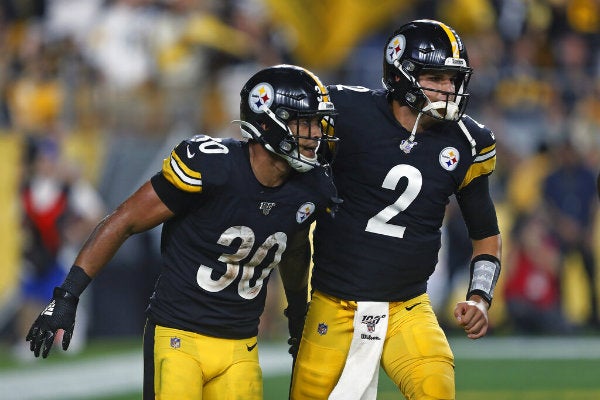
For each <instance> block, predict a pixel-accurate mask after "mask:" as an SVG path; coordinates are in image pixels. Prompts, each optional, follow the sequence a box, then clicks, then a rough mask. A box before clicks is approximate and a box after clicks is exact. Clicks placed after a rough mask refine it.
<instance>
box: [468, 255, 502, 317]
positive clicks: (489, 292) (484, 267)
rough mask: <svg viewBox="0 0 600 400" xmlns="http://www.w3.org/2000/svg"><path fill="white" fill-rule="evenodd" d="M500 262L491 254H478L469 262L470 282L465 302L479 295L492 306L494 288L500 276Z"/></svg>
mask: <svg viewBox="0 0 600 400" xmlns="http://www.w3.org/2000/svg"><path fill="white" fill-rule="evenodd" d="M500 269H501V266H500V260H498V259H497V258H496V257H494V256H493V255H491V254H480V255H478V256H475V257H474V258H473V260H471V280H470V282H469V291H468V292H467V300H469V298H470V297H471V296H472V295H474V294H477V295H480V296H481V297H483V299H484V300H485V301H487V302H488V304H489V305H490V306H491V305H492V298H493V297H494V288H495V287H496V283H497V282H498V277H499V276H500Z"/></svg>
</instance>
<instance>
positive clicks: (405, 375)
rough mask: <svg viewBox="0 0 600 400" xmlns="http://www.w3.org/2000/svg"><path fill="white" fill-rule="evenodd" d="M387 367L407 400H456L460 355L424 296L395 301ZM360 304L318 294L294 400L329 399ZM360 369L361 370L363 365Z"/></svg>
mask: <svg viewBox="0 0 600 400" xmlns="http://www.w3.org/2000/svg"><path fill="white" fill-rule="evenodd" d="M389 306H390V309H389V314H390V315H389V322H388V330H387V336H386V339H385V342H384V346H383V354H382V357H381V366H382V367H383V369H384V370H385V372H386V373H387V375H388V376H389V377H390V378H391V379H392V381H393V382H394V383H395V384H396V385H397V386H398V388H399V389H400V391H401V392H402V394H403V395H404V396H405V397H406V399H407V400H453V399H454V398H455V387H454V356H453V355H452V351H451V350H450V346H449V344H448V340H447V339H446V336H445V334H444V332H443V330H442V329H441V328H440V326H439V324H438V322H437V318H436V316H435V314H434V312H433V309H432V308H431V303H430V301H429V296H427V294H423V295H420V296H417V297H415V298H413V299H410V300H407V301H404V302H392V303H390V305H389ZM356 309H357V304H356V302H353V301H344V300H340V299H337V298H335V297H332V296H328V295H325V294H324V293H320V292H318V291H315V293H314V294H313V297H312V300H311V303H310V308H309V311H308V315H307V318H306V324H305V326H304V332H303V335H302V341H301V343H300V351H299V353H298V357H297V360H296V365H295V368H294V374H293V379H292V393H291V399H292V400H305V399H309V400H326V399H327V398H328V396H329V394H330V393H331V391H332V390H333V388H334V387H335V385H336V383H337V381H338V379H339V377H340V375H341V373H342V370H343V368H344V364H345V361H346V356H347V354H348V350H349V348H350V344H351V342H352V335H353V331H354V328H353V321H354V313H355V311H356ZM358 367H359V368H360V366H358Z"/></svg>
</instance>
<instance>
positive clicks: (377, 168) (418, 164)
mask: <svg viewBox="0 0 600 400" xmlns="http://www.w3.org/2000/svg"><path fill="white" fill-rule="evenodd" d="M329 89H330V93H331V96H332V99H333V102H334V103H335V107H336V110H337V111H338V116H337V117H336V119H335V133H336V136H338V137H339V138H340V145H339V149H338V154H337V156H336V160H335V162H334V164H333V172H334V173H333V176H334V180H335V182H336V186H337V189H338V193H339V196H340V197H341V198H342V200H343V203H342V204H341V206H340V207H339V210H338V212H337V213H336V216H335V218H334V219H323V220H318V221H317V226H316V229H315V237H314V246H315V254H314V263H315V266H314V270H313V278H312V286H313V288H315V289H319V290H321V291H323V292H325V293H328V294H331V295H334V296H337V297H340V298H343V299H348V300H365V301H367V300H371V301H398V300H405V299H408V298H411V297H413V296H415V295H418V294H421V293H423V292H425V291H426V287H427V286H426V285H427V279H428V278H429V276H430V275H431V274H432V273H433V271H434V269H435V265H436V264H437V261H438V252H439V249H440V246H441V226H442V222H443V219H444V214H445V208H446V205H447V204H448V202H449V198H450V196H452V195H453V194H455V193H459V192H460V191H461V190H464V189H465V188H466V187H468V186H469V185H471V184H473V183H474V182H477V181H478V180H481V179H487V178H486V176H487V175H489V174H490V173H492V171H493V170H494V167H495V162H496V157H495V148H496V147H495V139H494V136H493V134H492V132H491V131H490V130H489V129H486V128H485V127H484V126H483V125H481V124H479V123H477V122H475V121H474V120H473V119H471V118H469V117H467V116H464V117H463V118H462V119H461V121H460V122H458V123H457V122H440V123H439V124H437V125H436V126H435V127H434V128H433V129H432V130H426V131H423V132H419V133H418V134H417V135H416V136H415V139H414V143H412V144H411V143H409V142H408V139H409V136H410V132H408V131H407V130H406V129H404V128H403V127H402V126H401V125H400V124H399V123H398V122H397V121H396V119H395V118H394V115H393V114H392V111H391V108H390V105H389V103H388V100H387V99H386V92H385V91H383V90H381V91H374V90H369V89H366V88H359V87H347V86H332V87H330V88H329ZM401 146H402V148H404V150H402V149H401ZM486 183H487V182H486ZM489 232H496V233H497V226H496V227H490V229H489Z"/></svg>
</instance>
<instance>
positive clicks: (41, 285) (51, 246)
mask: <svg viewBox="0 0 600 400" xmlns="http://www.w3.org/2000/svg"><path fill="white" fill-rule="evenodd" d="M21 207H22V211H23V235H24V241H23V253H22V256H23V258H22V271H21V306H20V310H19V311H18V315H17V321H16V326H15V328H16V332H15V336H16V340H17V343H16V344H15V355H16V356H17V357H24V356H25V355H27V356H31V354H30V352H29V349H28V347H29V345H28V344H26V343H24V342H23V337H24V335H26V334H27V331H28V329H29V324H30V322H31V320H32V318H33V319H35V317H36V315H37V313H39V310H40V308H41V307H43V306H44V304H45V303H46V302H47V299H48V297H49V296H51V295H52V290H53V289H54V287H55V286H58V285H60V283H62V281H63V280H64V278H65V276H66V274H67V272H68V270H69V268H70V267H71V265H70V264H67V263H69V262H70V260H72V259H73V252H74V251H76V249H77V248H78V247H79V246H80V245H81V244H82V243H83V240H84V239H85V238H86V237H87V236H88V235H89V233H90V232H91V230H92V229H93V227H94V226H95V225H96V223H97V222H98V221H99V219H100V218H101V217H102V215H103V213H104V207H103V204H102V201H101V199H100V197H99V196H98V194H97V193H96V192H95V190H94V189H93V188H92V187H91V185H90V184H89V183H87V182H85V181H83V180H82V179H80V178H79V177H78V176H77V174H76V172H75V171H74V170H73V169H69V168H68V166H67V165H66V164H65V162H64V160H63V159H62V158H61V154H60V148H59V144H58V143H57V142H56V141H55V140H52V139H48V138H34V139H31V140H30V142H29V143H28V148H27V149H26V152H25V166H24V168H23V178H22V187H21ZM82 301H83V303H84V306H83V308H82V311H83V313H81V315H78V317H79V318H78V321H79V325H80V332H79V334H78V335H77V336H78V337H80V339H77V338H75V339H74V340H75V342H74V343H71V346H73V345H74V346H75V347H71V348H72V349H73V350H72V351H78V350H81V349H82V348H83V346H84V344H85V338H86V331H85V330H86V326H87V325H86V321H87V316H86V312H85V309H86V307H85V303H86V300H84V299H83V298H82ZM82 321H83V324H82V323H81V322H82ZM71 348H69V349H70V350H71Z"/></svg>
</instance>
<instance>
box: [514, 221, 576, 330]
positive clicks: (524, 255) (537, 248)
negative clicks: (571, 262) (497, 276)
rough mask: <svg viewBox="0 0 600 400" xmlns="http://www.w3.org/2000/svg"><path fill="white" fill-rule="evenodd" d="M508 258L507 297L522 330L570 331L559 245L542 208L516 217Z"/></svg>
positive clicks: (516, 325) (571, 328) (517, 325)
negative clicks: (564, 311)
mask: <svg viewBox="0 0 600 400" xmlns="http://www.w3.org/2000/svg"><path fill="white" fill-rule="evenodd" d="M508 237H509V238H511V242H510V247H509V248H510V252H509V254H508V256H507V257H506V262H505V270H506V274H505V283H504V286H503V290H504V299H505V301H506V309H507V314H508V319H509V321H510V323H511V324H512V327H513V328H514V329H515V332H516V333H519V334H568V333H572V332H573V327H572V326H571V325H570V323H569V322H568V321H567V319H566V318H565V315H564V313H563V310H562V308H561V304H562V303H561V301H560V293H561V291H560V263H561V257H560V247H559V243H558V241H557V240H556V238H554V237H553V236H552V235H551V234H550V233H549V228H548V225H547V222H546V221H545V219H544V218H543V217H542V216H541V214H540V213H539V212H534V213H533V214H529V215H523V216H522V217H520V218H518V219H517V223H516V224H515V226H514V228H513V230H512V234H511V235H509V236H508Z"/></svg>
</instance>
